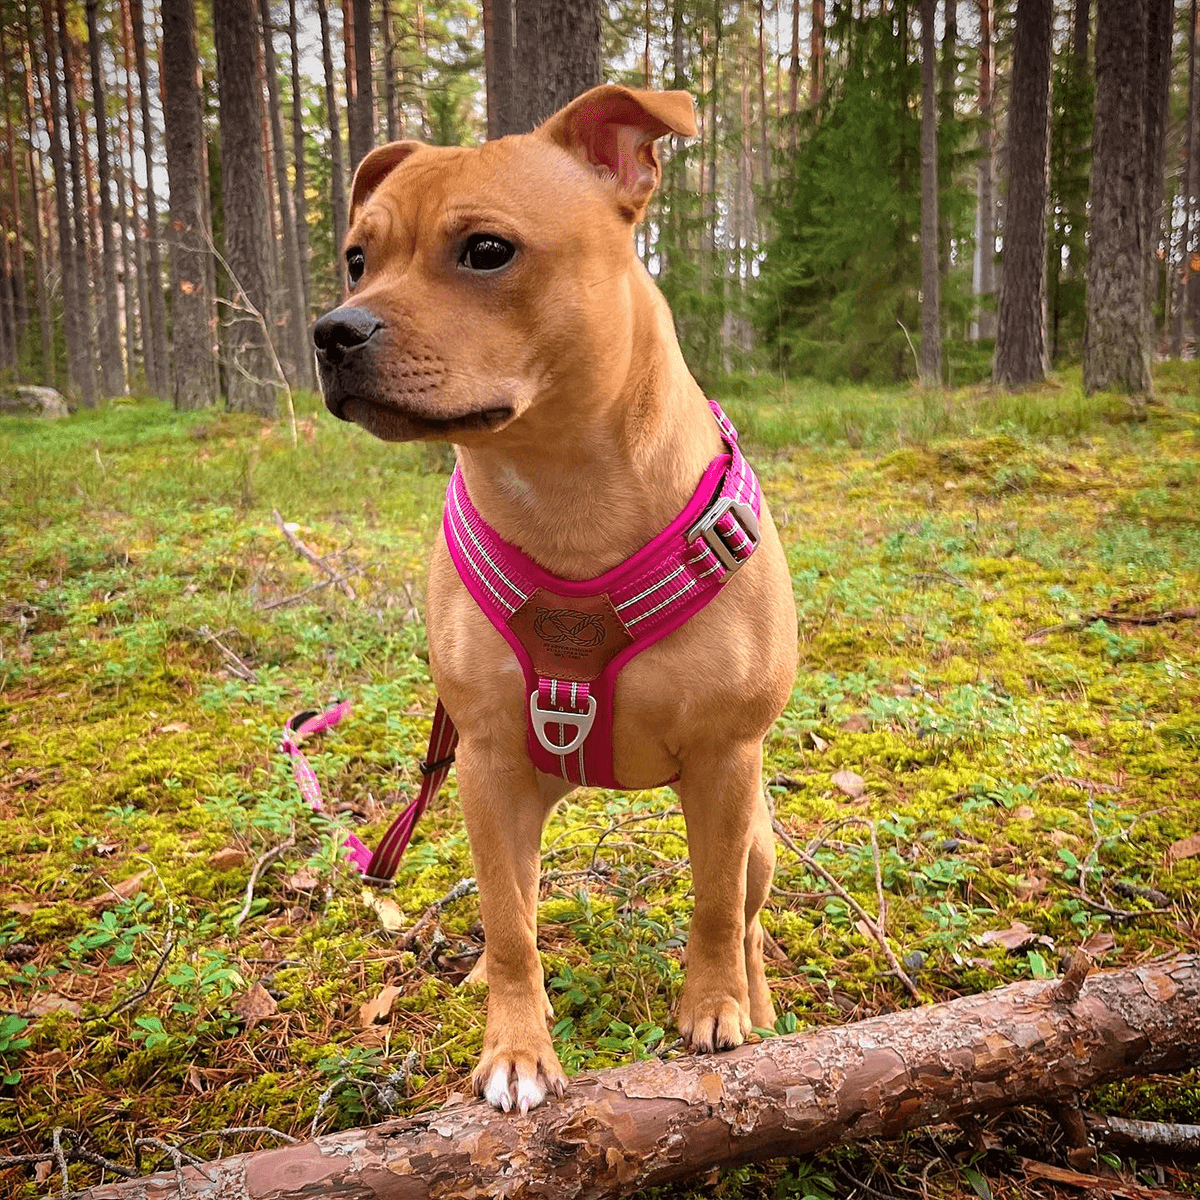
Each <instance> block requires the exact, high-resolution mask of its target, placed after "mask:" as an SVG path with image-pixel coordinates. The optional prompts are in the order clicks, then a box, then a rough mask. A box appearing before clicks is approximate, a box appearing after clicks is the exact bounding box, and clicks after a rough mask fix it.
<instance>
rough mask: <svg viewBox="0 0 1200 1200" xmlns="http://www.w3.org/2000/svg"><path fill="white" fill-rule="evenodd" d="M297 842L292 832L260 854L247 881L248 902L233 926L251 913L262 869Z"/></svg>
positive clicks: (235, 927) (243, 906)
mask: <svg viewBox="0 0 1200 1200" xmlns="http://www.w3.org/2000/svg"><path fill="white" fill-rule="evenodd" d="M295 844H296V835H295V834H294V833H293V834H291V835H290V836H289V837H288V839H287V841H285V842H280V843H279V845H278V846H272V847H271V849H270V850H268V851H267V852H266V853H265V854H262V855H260V856H259V858H258V861H257V862H255V864H254V867H253V869H252V870H251V871H250V878H249V879H248V880H247V881H246V902H245V904H243V905H242V911H241V912H239V913H238V915H237V916H236V917H234V918H233V927H234V929H237V928H238V926H240V925H241V923H242V922H243V921H244V920H245V919H246V918H247V917H248V916H249V915H250V906H251V905H252V904H253V903H254V885H255V884H256V883H257V882H258V877H259V875H261V874H262V869H263V867H265V866H266V865H267V863H269V862H270V861H271V860H272V859H273V858H277V857H278V856H279V855H280V854H282V853H283V852H284V851H285V850H290V849H291V848H292V847H293V846H294V845H295Z"/></svg>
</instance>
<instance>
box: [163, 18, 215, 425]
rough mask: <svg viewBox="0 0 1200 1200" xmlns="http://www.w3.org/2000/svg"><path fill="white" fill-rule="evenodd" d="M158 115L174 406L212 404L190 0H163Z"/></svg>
mask: <svg viewBox="0 0 1200 1200" xmlns="http://www.w3.org/2000/svg"><path fill="white" fill-rule="evenodd" d="M160 11H161V13H162V26H163V48H162V58H161V61H160V69H161V72H162V80H163V118H164V125H165V127H166V145H167V175H168V179H169V181H170V185H171V214H170V221H169V223H168V226H169V228H168V236H169V239H170V246H171V343H172V350H173V351H174V359H175V371H174V380H175V390H174V400H175V407H176V408H177V409H179V410H187V411H190V410H193V409H199V408H208V407H209V406H210V405H212V404H214V403H216V398H217V380H216V375H215V373H214V371H213V353H212V343H211V341H210V340H209V330H210V324H209V310H210V305H211V300H210V297H209V294H208V279H207V275H208V271H207V266H206V262H205V260H206V258H207V256H208V254H209V252H210V251H209V248H208V243H209V241H210V236H209V232H208V229H207V227H206V226H205V223H204V205H203V201H202V193H201V189H202V188H203V187H204V186H205V184H206V183H207V180H205V178H204V170H203V163H204V158H203V154H202V153H201V144H202V142H203V139H204V124H203V114H202V110H201V103H200V89H199V87H198V85H197V75H198V73H199V63H198V61H197V58H196V14H195V9H194V7H193V0H161V9H160Z"/></svg>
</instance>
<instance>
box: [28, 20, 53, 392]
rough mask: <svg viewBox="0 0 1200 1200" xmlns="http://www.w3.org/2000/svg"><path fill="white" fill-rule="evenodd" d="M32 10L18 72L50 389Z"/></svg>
mask: <svg viewBox="0 0 1200 1200" xmlns="http://www.w3.org/2000/svg"><path fill="white" fill-rule="evenodd" d="M32 9H33V6H32V5H30V6H29V8H28V9H27V11H26V19H27V20H28V22H29V26H28V27H27V28H26V30H25V31H24V32H25V43H24V45H23V46H22V48H21V60H22V68H23V70H24V73H25V90H24V102H25V136H26V143H25V168H26V172H27V175H28V179H29V199H30V202H31V205H32V208H33V221H32V222H31V226H30V227H31V228H32V230H33V260H34V262H33V265H34V279H35V290H36V294H37V310H38V335H39V338H40V341H41V348H42V373H41V381H42V383H44V384H46V385H47V386H48V387H53V386H54V381H55V376H56V372H55V364H54V327H53V322H52V320H51V314H50V296H49V291H48V289H47V287H46V271H47V268H48V267H49V254H50V246H49V243H50V238H49V230H48V228H47V236H46V238H45V239H44V240H43V237H42V203H41V189H40V186H39V182H38V181H39V180H40V179H41V178H42V159H41V155H40V154H38V153H37V152H36V151H35V149H34V146H35V144H36V143H35V135H34V121H33V61H34V50H33V47H34V36H33V26H32V22H33V11H32Z"/></svg>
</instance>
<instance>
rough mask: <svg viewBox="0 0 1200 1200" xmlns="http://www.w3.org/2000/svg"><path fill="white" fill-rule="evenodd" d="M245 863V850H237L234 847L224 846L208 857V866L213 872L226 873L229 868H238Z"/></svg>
mask: <svg viewBox="0 0 1200 1200" xmlns="http://www.w3.org/2000/svg"><path fill="white" fill-rule="evenodd" d="M245 861H246V852H245V850H239V849H238V848H237V847H236V846H226V847H225V848H224V849H223V850H218V851H217V852H216V853H215V854H210V855H209V856H208V865H209V866H210V867H212V869H213V870H214V871H228V870H229V868H230V867H240V866H241V865H242V863H244V862H245Z"/></svg>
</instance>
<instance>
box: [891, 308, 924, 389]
mask: <svg viewBox="0 0 1200 1200" xmlns="http://www.w3.org/2000/svg"><path fill="white" fill-rule="evenodd" d="M896 324H897V325H899V326H900V328H901V329H903V330H904V340H905V341H906V342H907V343H908V348H909V349H910V350H911V351H912V356H913V362H914V363H916V365H917V374H918V375H920V373H921V359H920V356H919V355H918V354H917V348H916V346H914V345H913V340H912V338H911V337H909V336H908V329H907V328H906V327H905V324H904V322H903V321H901V320H900V318H899V317H897V318H896Z"/></svg>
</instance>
